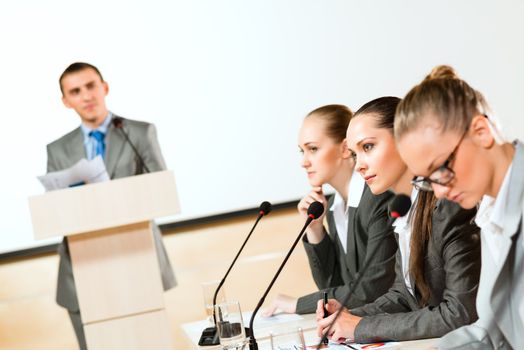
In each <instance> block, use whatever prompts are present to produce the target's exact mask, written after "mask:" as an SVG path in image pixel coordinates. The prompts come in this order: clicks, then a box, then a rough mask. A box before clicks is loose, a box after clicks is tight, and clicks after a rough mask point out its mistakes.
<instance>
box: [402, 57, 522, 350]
mask: <svg viewBox="0 0 524 350" xmlns="http://www.w3.org/2000/svg"><path fill="white" fill-rule="evenodd" d="M397 114H398V116H397V118H396V120H395V138H396V140H397V143H398V147H399V149H400V150H402V157H403V158H404V160H405V162H406V164H407V165H408V167H409V169H410V171H411V172H412V173H413V174H415V175H417V176H416V177H415V178H414V179H413V182H414V183H415V184H417V185H418V186H419V187H421V188H422V189H423V190H425V191H430V192H431V191H432V192H431V193H434V195H435V196H436V197H438V198H447V199H448V200H450V201H453V202H456V203H458V204H459V205H460V206H461V207H463V208H474V207H476V206H477V205H479V203H480V206H479V209H478V214H477V217H476V219H475V221H476V222H477V224H478V225H479V226H480V227H481V238H482V271H481V276H480V286H479V294H478V298H477V310H478V314H479V320H478V321H477V322H475V323H474V324H472V325H469V326H465V327H462V328H459V329H457V330H456V331H454V332H451V333H450V334H448V335H446V336H445V337H443V338H442V339H441V340H440V341H439V342H438V348H439V349H524V335H523V332H524V275H523V269H524V266H523V263H524V234H523V232H522V230H523V226H524V225H523V223H522V218H523V215H524V214H523V213H524V145H523V144H522V142H520V141H518V140H517V141H515V142H513V143H510V142H506V141H504V139H503V138H502V136H501V134H500V132H499V131H498V129H497V126H496V124H495V123H494V121H493V119H492V116H490V114H491V113H490V111H489V107H488V105H487V103H486V101H485V100H484V98H483V96H482V95H481V94H480V93H479V92H478V91H476V90H475V89H473V88H472V87H471V86H470V85H469V84H468V83H466V82H465V81H464V80H462V79H460V78H458V77H457V75H456V73H455V71H454V70H453V68H451V67H449V66H438V67H436V68H435V69H434V70H433V71H432V72H431V73H430V74H429V75H428V77H426V79H425V80H424V81H423V82H422V83H420V84H419V85H417V86H415V87H414V88H413V89H411V91H410V92H409V93H408V94H407V96H406V98H405V99H404V100H403V102H402V103H401V104H400V106H399V108H398V112H397Z"/></svg>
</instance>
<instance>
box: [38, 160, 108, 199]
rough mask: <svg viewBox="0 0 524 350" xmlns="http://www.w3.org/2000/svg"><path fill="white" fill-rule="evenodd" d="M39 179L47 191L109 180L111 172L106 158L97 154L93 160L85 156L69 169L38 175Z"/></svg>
mask: <svg viewBox="0 0 524 350" xmlns="http://www.w3.org/2000/svg"><path fill="white" fill-rule="evenodd" d="M38 180H40V183H42V185H44V187H45V189H46V191H54V190H60V189H63V188H67V187H74V186H78V185H83V184H88V183H95V182H102V181H109V174H108V173H107V170H106V166H105V164H104V160H103V159H102V157H101V156H97V157H95V158H93V159H92V160H87V159H85V158H83V159H81V160H79V161H78V162H77V163H76V164H75V165H73V166H72V167H70V168H68V169H64V170H60V171H54V172H51V173H49V174H46V175H43V176H38Z"/></svg>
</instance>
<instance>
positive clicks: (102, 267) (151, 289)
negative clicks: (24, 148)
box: [29, 171, 179, 350]
mask: <svg viewBox="0 0 524 350" xmlns="http://www.w3.org/2000/svg"><path fill="white" fill-rule="evenodd" d="M29 206H30V210H31V219H32V222H33V230H34V235H35V237H36V239H42V238H48V237H55V236H67V237H68V242H69V252H70V255H71V262H72V264H73V274H74V278H75V284H76V290H77V295H78V302H79V305H80V311H81V315H82V321H83V323H84V330H85V334H86V341H87V345H88V348H89V349H90V350H100V349H102V350H105V349H108V350H109V349H111V350H115V349H126V350H128V349H137V350H139V349H159V350H160V349H173V345H172V338H171V331H170V328H169V322H168V319H167V315H166V312H165V309H164V300H163V289H162V281H161V276H160V270H159V265H158V260H157V256H156V250H155V242H154V240H153V233H152V228H151V220H153V219H154V218H157V217H162V216H168V215H173V214H176V213H177V212H179V204H178V197H177V192H176V187H175V180H174V176H173V173H172V172H171V171H162V172H155V173H150V174H145V175H138V176H131V177H126V178H122V179H117V180H112V181H108V182H102V183H96V184H88V185H85V186H81V187H73V188H67V189H63V190H58V191H52V192H48V193H46V194H44V195H40V196H34V197H31V198H29Z"/></svg>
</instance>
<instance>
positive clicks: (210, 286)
mask: <svg viewBox="0 0 524 350" xmlns="http://www.w3.org/2000/svg"><path fill="white" fill-rule="evenodd" d="M219 284H220V281H209V282H203V283H201V285H202V292H203V293H204V306H205V308H206V315H207V320H208V322H209V323H210V324H211V325H213V326H214V325H215V324H214V322H213V308H214V305H213V296H214V295H215V291H216V289H217V287H218V285H219ZM225 302H226V290H225V288H224V286H222V288H220V290H219V291H218V295H217V302H216V303H217V304H221V303H225Z"/></svg>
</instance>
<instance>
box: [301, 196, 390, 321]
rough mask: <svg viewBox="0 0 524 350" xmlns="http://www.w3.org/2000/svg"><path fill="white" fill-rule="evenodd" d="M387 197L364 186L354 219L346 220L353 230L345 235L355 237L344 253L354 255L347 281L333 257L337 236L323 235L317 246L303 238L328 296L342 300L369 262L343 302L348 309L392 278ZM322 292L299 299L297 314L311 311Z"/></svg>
mask: <svg viewBox="0 0 524 350" xmlns="http://www.w3.org/2000/svg"><path fill="white" fill-rule="evenodd" d="M390 198H391V194H389V193H386V194H382V195H379V196H374V195H373V194H372V193H371V191H370V190H369V188H368V187H367V186H366V188H365V189H364V193H363V194H362V198H361V200H360V204H359V207H358V208H357V211H356V213H355V216H354V220H353V222H350V223H349V225H351V227H352V228H353V229H352V230H349V231H348V236H349V235H352V236H351V237H349V239H355V240H356V244H355V250H354V251H353V250H352V249H350V247H349V246H348V252H347V254H353V255H355V256H354V257H353V258H354V261H356V266H352V267H350V270H354V271H355V273H350V272H349V273H346V275H348V274H349V277H348V278H346V280H344V278H343V277H342V275H343V273H342V272H341V266H340V264H338V263H337V258H336V256H338V254H336V253H335V251H336V249H339V248H338V247H337V246H336V245H335V243H334V240H335V239H338V237H336V236H335V235H333V234H332V235H330V236H327V235H326V237H325V238H324V240H322V241H321V242H320V243H319V244H317V245H312V244H310V243H308V242H307V240H305V241H304V247H305V249H306V253H307V255H308V258H309V261H310V266H311V271H312V274H313V277H314V279H315V282H316V283H317V285H318V286H319V288H321V289H322V290H321V292H323V291H326V292H327V293H328V296H329V297H330V298H334V299H337V300H339V301H342V300H343V299H344V298H345V296H346V295H347V293H348V292H349V290H350V289H351V288H353V283H354V281H355V280H356V279H357V278H358V276H359V271H361V269H362V267H363V266H365V265H369V267H368V268H367V271H366V272H365V274H364V275H363V276H362V279H361V283H360V284H359V285H358V286H357V287H356V289H355V290H354V293H353V296H352V297H351V299H350V300H349V302H348V304H347V305H346V306H347V307H349V308H353V307H357V306H361V305H364V304H366V303H369V302H371V301H373V300H375V299H376V298H377V297H379V296H380V295H382V294H384V293H385V292H386V291H387V290H388V288H389V287H390V286H391V284H392V283H393V280H394V278H395V272H394V268H395V253H396V251H397V242H396V240H395V237H394V235H393V230H392V228H391V227H390V226H389V225H388V216H387V205H388V202H389V200H390ZM333 226H334V225H333ZM330 228H331V226H330ZM335 234H336V231H335ZM373 252H374V253H373ZM350 260H352V259H350ZM321 292H320V293H319V292H316V293H312V294H309V295H306V296H303V297H301V298H299V299H298V302H297V313H311V312H314V311H315V310H316V305H317V301H318V300H319V296H320V295H321Z"/></svg>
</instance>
